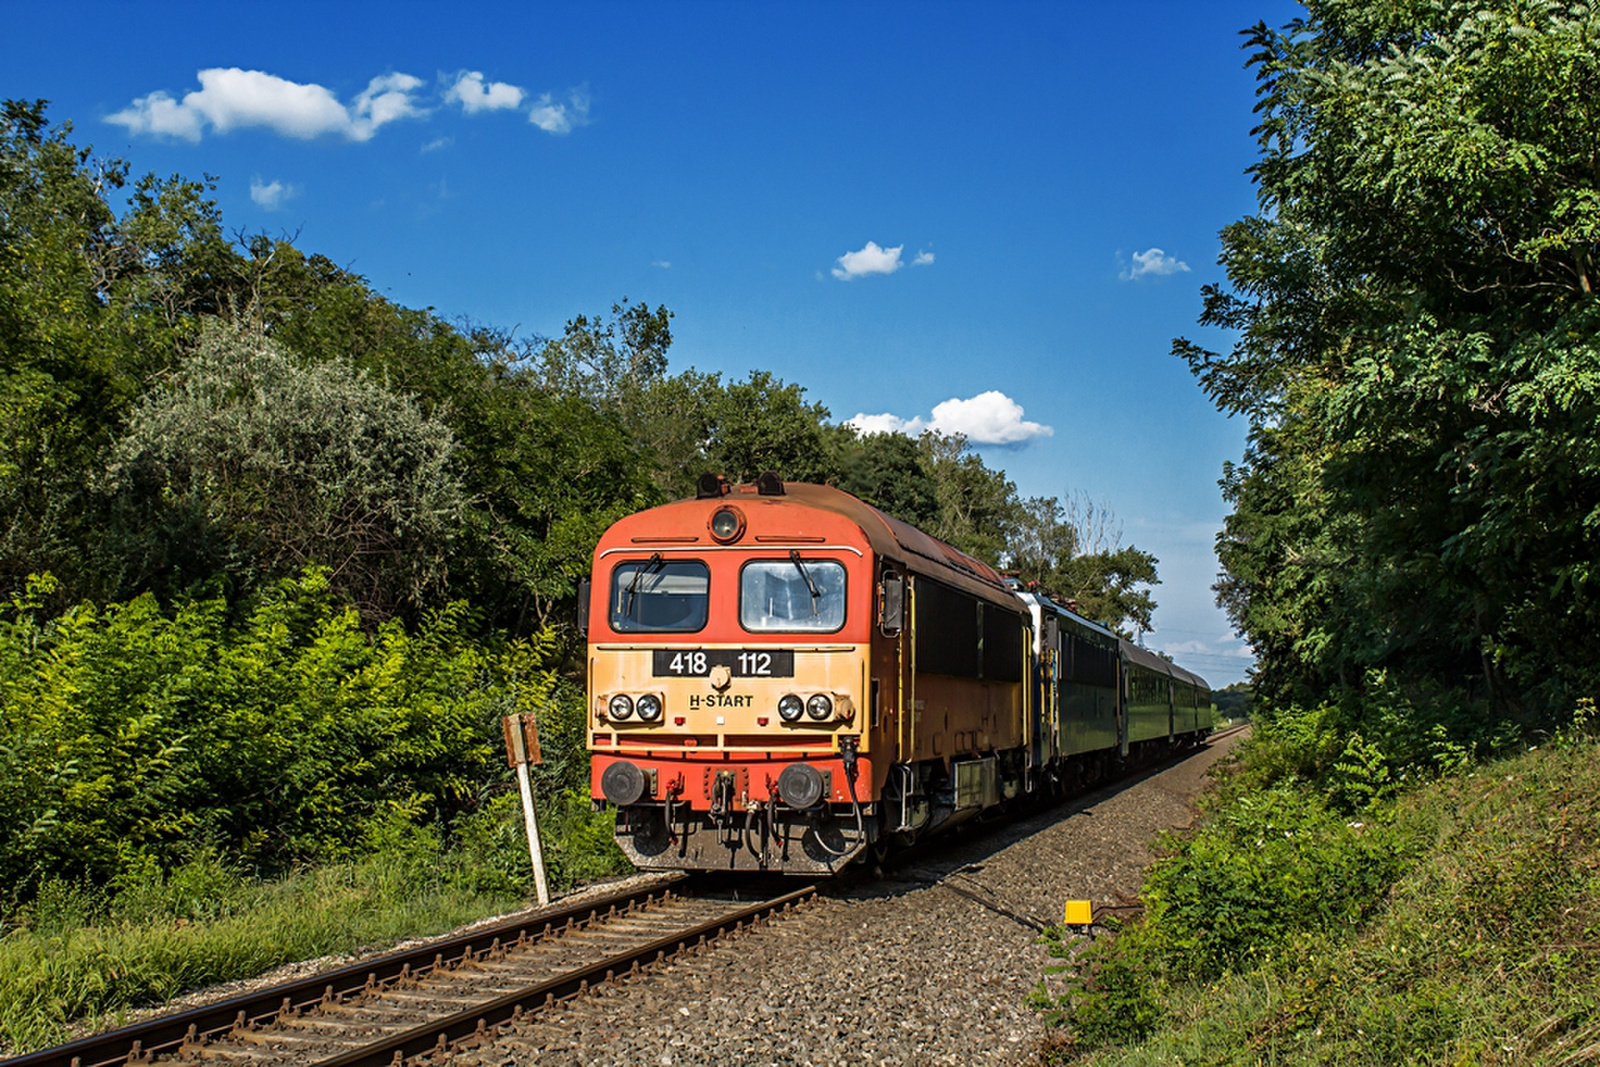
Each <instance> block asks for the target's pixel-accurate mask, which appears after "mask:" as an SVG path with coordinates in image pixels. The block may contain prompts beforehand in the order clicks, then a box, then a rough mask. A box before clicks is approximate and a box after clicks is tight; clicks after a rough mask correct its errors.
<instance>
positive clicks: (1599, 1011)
mask: <svg viewBox="0 0 1600 1067" xmlns="http://www.w3.org/2000/svg"><path fill="white" fill-rule="evenodd" d="M1592 719H1593V705H1592V704H1589V705H1587V706H1586V707H1580V709H1579V712H1578V715H1577V720H1578V721H1577V722H1576V723H1575V724H1574V727H1572V728H1569V729H1567V730H1565V731H1563V732H1561V733H1559V734H1558V735H1557V736H1556V737H1555V738H1553V739H1552V740H1551V741H1550V742H1549V743H1547V744H1543V745H1540V746H1538V747H1537V748H1535V749H1533V750H1531V751H1526V752H1523V753H1522V754H1520V755H1518V756H1516V757H1513V758H1507V759H1501V760H1497V761H1494V762H1489V763H1484V764H1480V765H1478V766H1476V767H1473V768H1469V769H1466V770H1461V771H1458V772H1456V773H1454V774H1451V775H1448V776H1445V777H1442V778H1439V779H1437V780H1435V781H1433V782H1431V783H1428V784H1425V785H1421V786H1419V787H1415V788H1412V789H1410V790H1408V791H1406V792H1403V793H1399V794H1396V795H1385V796H1382V797H1375V798H1374V799H1373V800H1372V801H1371V802H1370V803H1369V804H1368V806H1367V807H1366V808H1365V810H1363V811H1362V812H1361V813H1360V814H1358V815H1351V814H1349V813H1348V812H1341V811H1340V810H1339V809H1338V807H1337V806H1336V805H1334V804H1331V803H1330V801H1329V800H1328V799H1327V794H1326V792H1325V790H1319V789H1317V788H1314V787H1312V786H1309V785H1307V784H1305V783H1304V782H1295V781H1281V782H1278V783H1276V784H1274V785H1272V786H1268V787H1266V788H1262V789H1251V790H1243V791H1230V790H1228V789H1225V790H1224V791H1223V795H1222V796H1221V797H1220V798H1219V800H1218V802H1217V804H1216V806H1215V809H1214V810H1213V811H1212V813H1211V814H1210V816H1209V817H1208V818H1207V820H1206V821H1205V822H1204V824H1203V825H1202V826H1201V827H1200V828H1199V829H1198V830H1197V831H1196V832H1195V833H1194V834H1193V836H1191V837H1190V838H1188V839H1186V840H1178V839H1169V840H1168V841H1167V842H1166V844H1167V847H1168V851H1169V855H1168V856H1167V858H1165V859H1163V860H1161V861H1160V862H1158V863H1157V864H1156V865H1155V866H1154V867H1153V868H1152V869H1151V871H1150V873H1149V877H1148V881H1147V883H1146V886H1145V890H1144V900H1145V904H1146V911H1145V914H1144V915H1143V916H1142V917H1141V918H1139V919H1137V920H1135V921H1132V922H1130V923H1128V924H1127V925H1126V926H1125V927H1124V928H1123V929H1122V930H1121V931H1120V932H1113V933H1112V934H1111V936H1102V937H1101V938H1099V939H1098V940H1096V941H1095V942H1094V943H1093V944H1092V945H1090V946H1087V947H1084V945H1083V942H1082V940H1081V939H1077V940H1074V939H1072V938H1070V937H1068V936H1066V934H1065V932H1064V931H1060V930H1056V931H1052V932H1051V935H1050V939H1051V944H1052V953H1053V954H1054V955H1056V956H1058V957H1060V958H1063V959H1065V960H1067V961H1068V962H1067V963H1065V964H1063V965H1061V968H1060V970H1059V973H1058V974H1056V975H1053V976H1047V978H1046V981H1045V982H1043V983H1041V985H1040V988H1039V990H1038V991H1037V992H1036V993H1035V997H1034V1001H1035V1005H1036V1006H1037V1007H1040V1008H1041V1009H1043V1010H1046V1011H1047V1012H1048V1013H1049V1016H1048V1018H1049V1020H1050V1021H1051V1022H1052V1024H1054V1025H1053V1027H1052V1039H1051V1040H1050V1041H1049V1042H1048V1046H1049V1047H1048V1048H1047V1050H1046V1053H1045V1055H1046V1059H1047V1060H1048V1061H1049V1062H1054V1063H1094V1064H1144V1063H1150V1064H1155V1063H1163V1064H1172V1063H1186V1064H1197V1063H1258V1062H1275V1063H1330V1064H1334V1063H1361V1064H1402V1063H1406V1064H1410V1063H1441V1064H1445V1063H1449V1064H1457V1063H1471V1064H1500V1063H1507V1064H1509V1063H1518V1064H1521V1063H1551V1064H1555V1063H1587V1062H1600V873H1597V872H1600V748H1597V745H1596V743H1595V741H1594V739H1593V737H1592V736H1591V735H1590V727H1591V726H1592Z"/></svg>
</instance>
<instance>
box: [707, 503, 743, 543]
mask: <svg viewBox="0 0 1600 1067" xmlns="http://www.w3.org/2000/svg"><path fill="white" fill-rule="evenodd" d="M742 533H744V513H743V512H742V511H740V510H739V509H738V508H733V507H724V508H718V509H717V510H716V512H715V513H714V514H713V515H712V516H711V536H712V537H714V538H716V539H717V540H718V541H722V542H724V543H726V542H728V541H735V540H738V538H739V535H740V534H742Z"/></svg>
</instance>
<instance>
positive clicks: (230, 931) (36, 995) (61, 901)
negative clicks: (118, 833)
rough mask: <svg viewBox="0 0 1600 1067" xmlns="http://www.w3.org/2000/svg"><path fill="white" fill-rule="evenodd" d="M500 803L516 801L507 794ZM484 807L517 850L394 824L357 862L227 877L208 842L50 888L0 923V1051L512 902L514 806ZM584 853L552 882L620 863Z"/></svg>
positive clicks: (433, 930)
mask: <svg viewBox="0 0 1600 1067" xmlns="http://www.w3.org/2000/svg"><path fill="white" fill-rule="evenodd" d="M562 799H563V801H564V802H563V803H561V804H557V805H551V806H550V808H549V809H548V810H547V813H546V814H548V815H549V816H550V821H551V823H552V824H554V825H553V827H552V828H553V829H555V830H557V831H561V833H560V834H559V835H558V836H559V842H560V843H563V844H568V845H574V846H575V847H583V842H582V837H583V835H582V834H581V833H579V832H578V831H579V830H582V829H587V822H586V821H585V817H586V816H587V815H588V799H587V797H583V798H565V797H564V798H562ZM569 799H570V800H571V802H570V803H567V802H565V801H568V800H569ZM580 799H581V807H580V805H579V803H578V801H579V800H580ZM509 800H510V803H511V805H513V806H514V805H515V801H516V798H515V797H511V798H509ZM497 814H502V815H504V816H505V817H504V818H503V819H495V820H494V822H495V823H497V824H501V823H503V824H504V828H505V833H504V834H503V835H502V834H499V833H494V832H491V831H489V830H488V828H487V823H488V822H489V820H487V819H480V820H478V821H477V822H478V824H479V826H480V827H481V828H482V829H480V831H479V832H478V836H479V837H484V836H492V837H499V836H505V837H506V838H507V839H508V840H509V841H510V845H512V846H514V848H513V847H508V846H506V845H505V844H504V843H502V842H499V841H491V840H466V841H462V842H458V843H457V845H456V847H455V848H453V849H451V850H448V851H446V850H442V849H441V848H440V847H439V845H438V842H437V840H436V839H433V837H432V835H429V834H427V833H426V832H425V831H422V830H420V829H419V828H417V827H414V826H408V825H406V824H404V823H403V822H401V821H399V820H396V821H395V822H394V824H393V829H394V832H393V833H392V834H390V835H388V836H387V837H383V838H382V839H381V840H374V841H373V842H372V850H371V851H369V852H367V853H366V854H365V855H362V856H360V857H359V858H355V859H350V860H343V861H338V862H331V863H328V864H325V865H322V866H318V867H314V868H309V869H304V870H300V871H297V872H294V873H291V874H288V875H285V876H283V877H281V878H276V879H272V880H261V879H258V878H254V877H250V876H246V875H243V874H240V873H237V872H236V871H235V870H233V869H231V868H230V867H229V866H228V864H227V863H226V862H225V861H224V860H222V859H220V858H219V857H218V855H217V853H216V852H215V851H212V850H200V851H198V852H197V853H196V854H195V855H194V856H193V858H191V859H190V860H189V861H188V862H187V863H184V864H183V865H181V866H178V867H177V868H175V869H174V870H172V871H170V872H167V873H165V874H163V873H161V872H159V871H152V872H150V873H149V875H148V876H146V877H145V878H143V879H142V880H137V881H132V882H128V883H125V884H124V885H122V886H120V887H118V888H116V889H114V890H113V889H99V888H93V887H89V886H87V885H86V884H84V883H78V882H64V881H59V880H53V881H47V882H45V883H44V884H43V885H42V886H41V889H40V892H39V893H38V895H37V896H36V897H35V898H34V899H33V900H32V901H31V902H30V903H28V904H27V905H26V906H24V907H23V908H21V909H20V910H19V911H17V912H16V913H15V914H13V915H11V916H7V917H6V918H5V919H4V926H3V927H0V929H3V936H0V1058H4V1057H7V1056H11V1055H18V1054H21V1053H24V1052H29V1051H33V1050H36V1049H39V1048H44V1047H47V1046H49V1045H54V1044H59V1043H61V1042H63V1041H66V1040H68V1039H69V1038H71V1037H73V1036H78V1034H79V1033H85V1032H92V1031H95V1030H101V1029H106V1028H108V1027H112V1026H117V1025H121V1023H122V1022H124V1021H127V1014H128V1012H129V1010H130V1009H133V1008H138V1007H149V1006H156V1005H159V1004H161V1003H162V1002H163V1001H166V1000H169V999H171V998H173V997H175V996H178V995H180V994H182V993H184V992H187V991H190V990H194V989H198V988H203V987H205V986H207V985H211V984H214V983H217V982H224V981H230V980H233V979H239V978H249V977H254V976H256V975H259V974H262V973H263V972H266V971H268V970H271V969H272V968H274V967H277V966H280V965H282V964H286V963H293V962H298V961H301V960H310V959H316V958H318V957H322V956H328V955H344V954H351V953H359V952H364V951H374V950H378V949H381V948H383V947H386V946H388V945H391V944H393V943H394V942H396V941H399V940H402V939H405V938H409V937H425V936H431V935H435V934H441V933H444V932H446V931H448V930H451V929H453V928H455V927H457V926H460V925H462V924H463V923H467V922H471V921H473V920H477V919H482V918H485V917H488V916H491V915H496V914H501V913H504V912H507V911H512V910H515V909H516V908H520V907H525V906H526V905H527V899H526V895H525V894H524V893H523V892H521V891H520V890H519V883H518V881H517V880H516V879H514V878H507V877H504V876H503V875H502V874H500V873H499V872H497V871H496V870H495V869H494V868H495V867H496V866H501V865H505V864H506V863H507V862H508V860H507V857H508V856H510V857H511V858H513V859H514V858H515V853H516V852H520V854H521V856H520V858H521V863H522V865H523V866H524V867H525V866H526V864H527V859H528V857H527V851H526V846H525V845H523V844H522V842H521V839H520V836H518V835H519V834H520V825H521V824H520V816H519V815H518V814H517V812H516V810H515V809H514V807H511V808H508V809H507V810H506V811H505V812H502V813H497ZM567 823H570V824H572V825H571V826H565V824H567ZM580 824H581V825H580ZM596 832H597V831H596ZM380 836H381V835H380ZM553 840H557V839H556V838H553ZM605 844H606V845H609V844H610V841H609V838H607V839H606V841H605ZM589 852H590V855H589V856H588V858H587V859H583V860H581V861H580V860H579V859H578V858H574V857H567V858H566V859H565V861H564V865H563V866H562V867H560V868H559V869H556V870H554V871H553V876H554V877H557V878H558V879H559V883H558V884H561V885H570V884H574V883H576V882H580V881H584V880H587V879H589V878H595V877H600V876H602V875H605V874H610V873H615V871H617V870H619V869H621V868H623V867H625V866H626V865H625V864H624V863H621V862H620V860H621V857H620V854H619V853H616V851H615V849H614V848H612V849H610V851H609V852H606V851H604V850H602V849H599V848H592V849H590V850H589ZM612 859H615V860H616V861H617V862H615V863H613V862H610V860H612ZM518 873H519V874H520V873H522V872H518Z"/></svg>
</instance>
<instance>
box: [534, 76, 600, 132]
mask: <svg viewBox="0 0 1600 1067" xmlns="http://www.w3.org/2000/svg"><path fill="white" fill-rule="evenodd" d="M528 121H529V122H531V123H533V124H534V125H535V126H537V127H539V128H540V129H541V130H543V131H544V132H545V133H556V134H561V133H571V132H572V130H573V129H574V127H577V126H587V125H588V124H589V90H588V89H587V88H586V87H584V86H579V87H578V88H576V89H569V90H567V101H566V103H564V104H558V103H555V100H554V97H552V96H551V94H549V93H542V94H540V96H539V99H537V100H535V101H534V102H533V109H532V110H531V111H529V112H528Z"/></svg>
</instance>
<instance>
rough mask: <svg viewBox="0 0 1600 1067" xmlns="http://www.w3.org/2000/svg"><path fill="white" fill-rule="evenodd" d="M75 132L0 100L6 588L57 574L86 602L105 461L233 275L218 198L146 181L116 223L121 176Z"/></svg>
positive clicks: (100, 523)
mask: <svg viewBox="0 0 1600 1067" xmlns="http://www.w3.org/2000/svg"><path fill="white" fill-rule="evenodd" d="M71 131H72V128H71V126H70V125H69V124H62V125H59V126H55V127H52V126H51V125H50V123H49V121H48V119H47V118H46V115H45V105H44V102H43V101H34V102H23V101H15V100H11V101H6V102H4V103H3V104H0V585H4V586H6V587H8V588H12V589H17V588H20V586H21V584H22V582H23V581H24V579H25V576H26V575H27V574H28V573H30V572H32V571H37V570H44V569H52V570H54V571H55V572H56V573H57V574H59V575H60V576H61V578H62V579H63V581H64V582H66V584H67V589H68V592H69V593H70V594H71V595H81V594H85V593H88V592H92V591H94V590H96V589H98V588H100V586H101V583H99V582H98V580H97V576H96V575H95V574H94V573H93V572H92V563H93V561H95V560H97V559H98V558H99V556H98V554H97V553H96V552H95V551H94V545H95V544H96V542H97V541H98V538H99V536H100V531H101V530H102V529H103V527H104V517H103V516H102V515H101V514H99V513H98V512H97V511H96V510H95V501H94V499H93V497H92V494H91V493H90V491H89V487H90V484H91V483H92V482H93V480H94V478H95V476H96V473H97V470H98V464H99V459H100V455H101V452H102V451H103V449H104V448H105V447H106V445H107V443H108V442H109V441H110V439H111V438H112V436H113V435H114V434H115V433H116V432H117V429H118V426H119V425H120V423H121V420H122V418H123V417H124V415H125V414H126V412H127V410H128V407H129V405H130V404H131V403H132V402H133V401H134V400H135V399H136V398H137V396H138V395H139V393H140V391H141V390H142V389H143V387H144V385H145V383H146V382H147V381H148V380H149V379H150V377H151V375H153V374H155V373H157V372H159V371H160V370H162V369H163V368H165V367H166V366H168V365H169V364H170V363H171V361H172V359H173V358H175V355H176V352H177V346H178V343H179V342H180V341H181V340H182V339H183V338H184V337H185V336H187V335H188V333H189V332H190V331H191V329H192V321H191V316H192V315H193V314H195V313H196V312H198V311H205V310H215V308H216V307H218V306H220V305H221V304H224V303H226V302H227V301H228V299H229V297H228V294H230V293H231V292H233V289H232V287H233V286H234V285H235V283H236V282H237V281H238V280H239V272H238V271H237V269H236V268H237V260H236V257H235V256H234V254H233V252H232V250H231V248H230V246H229V244H228V242H227V241H226V240H225V239H224V238H223V237H222V232H221V224H220V219H219V216H218V214H217V211H216V206H215V204H213V203H212V202H211V201H210V200H208V199H206V197H205V193H206V192H207V190H208V186H206V185H202V184H200V183H195V182H190V181H185V180H183V179H180V178H176V177H174V178H171V179H168V180H165V181H160V180H157V179H155V178H154V177H146V178H144V179H141V180H139V181H138V182H136V183H135V184H134V187H133V189H132V192H131V195H130V197H129V205H128V207H127V209H126V210H125V211H124V212H123V213H122V215H121V216H118V214H117V213H116V212H115V211H114V210H113V208H112V206H111V202H110V198H111V197H112V196H113V195H115V194H117V193H118V192H119V191H120V190H123V189H124V188H126V187H127V185H128V168H127V165H126V164H125V163H122V162H121V161H118V160H102V159H99V158H97V157H96V156H95V155H94V154H93V152H92V150H91V149H89V148H80V147H76V146H74V145H73V144H72V143H71V142H70V140H69V135H70V133H71Z"/></svg>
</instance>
